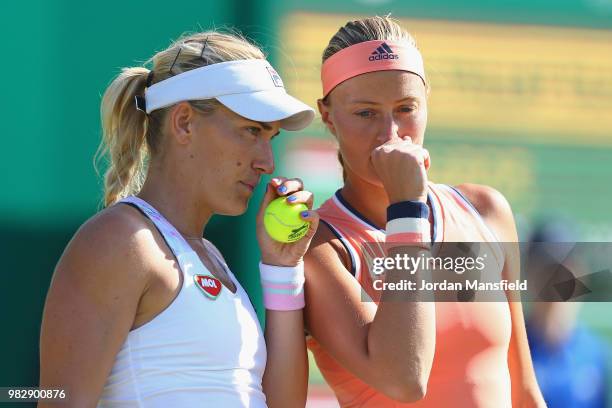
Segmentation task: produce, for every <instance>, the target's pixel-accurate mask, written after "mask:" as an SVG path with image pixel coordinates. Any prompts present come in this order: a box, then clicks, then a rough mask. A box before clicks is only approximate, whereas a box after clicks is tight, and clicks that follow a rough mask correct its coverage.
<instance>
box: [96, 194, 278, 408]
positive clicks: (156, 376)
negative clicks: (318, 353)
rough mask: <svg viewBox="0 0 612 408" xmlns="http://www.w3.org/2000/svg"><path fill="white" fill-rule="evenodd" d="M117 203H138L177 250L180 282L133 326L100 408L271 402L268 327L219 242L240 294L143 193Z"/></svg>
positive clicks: (252, 406)
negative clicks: (164, 302) (266, 383)
mask: <svg viewBox="0 0 612 408" xmlns="http://www.w3.org/2000/svg"><path fill="white" fill-rule="evenodd" d="M120 202H122V203H126V204H129V205H133V206H135V207H137V208H138V209H139V210H140V211H141V212H142V213H143V214H145V215H146V216H147V217H148V218H149V219H151V221H152V222H153V223H154V224H155V226H156V227H157V229H158V230H159V232H160V233H161V235H162V236H163V238H164V240H165V241H166V244H167V245H168V246H169V247H170V249H171V250H172V253H173V254H174V256H175V257H176V260H177V263H178V265H179V267H180V270H181V273H182V274H183V283H182V287H181V290H180V292H179V294H178V295H177V297H176V298H175V299H174V300H173V302H172V303H171V304H170V305H169V306H168V307H167V308H166V309H165V310H164V311H162V312H161V313H160V314H159V315H157V316H156V317H155V318H154V319H153V320H151V321H149V322H148V323H145V324H144V325H143V326H140V327H138V328H136V329H134V330H132V331H130V332H129V333H128V335H127V338H126V340H125V342H124V343H123V346H121V350H120V351H119V353H118V354H117V357H116V358H115V363H114V365H113V368H112V371H111V373H110V375H109V377H108V379H107V381H106V385H105V386H104V390H103V393H102V396H101V398H100V401H99V403H98V407H147V408H148V407H151V408H154V407H164V408H166V407H196V406H198V407H202V406H206V407H250V408H261V407H266V400H265V396H264V394H263V391H262V388H261V382H262V377H263V373H264V369H265V365H266V345H265V342H264V337H263V333H262V330H261V327H260V325H259V321H258V320H257V316H256V314H255V311H254V310H253V306H252V304H251V302H250V300H249V297H248V295H247V293H246V292H245V291H244V289H243V288H242V287H241V286H240V283H238V281H237V280H236V277H235V276H234V275H233V273H232V272H231V271H230V270H229V268H228V267H227V265H226V264H225V262H224V261H223V259H221V257H220V255H217V252H216V248H214V247H213V248H212V250H211V252H212V253H214V254H215V257H216V258H217V260H218V261H219V262H221V264H222V265H223V266H224V268H225V269H226V271H227V272H228V274H229V275H230V277H231V279H232V281H233V282H234V285H236V293H232V292H231V291H230V290H229V289H228V288H226V287H224V286H223V285H222V284H221V282H220V281H219V280H217V279H215V278H214V277H213V276H212V274H211V273H210V271H209V270H208V269H207V268H206V267H205V266H204V264H203V263H202V261H201V260H200V257H199V256H198V255H197V254H196V252H195V251H194V250H193V249H192V248H191V247H190V246H189V244H188V243H187V242H186V241H185V240H184V239H183V237H182V236H181V235H180V234H179V233H178V232H177V231H176V229H175V228H174V227H173V226H172V225H171V224H170V223H169V222H168V221H167V220H166V219H165V218H164V217H163V216H162V215H161V214H160V213H159V212H158V211H157V210H155V209H154V208H153V207H151V206H150V205H149V204H148V203H146V202H145V201H143V200H141V199H140V198H138V197H128V198H126V199H124V200H121V201H120ZM210 245H211V246H212V244H210ZM218 290H220V292H218V293H217V291H218ZM215 294H217V297H216V298H214V295H215Z"/></svg>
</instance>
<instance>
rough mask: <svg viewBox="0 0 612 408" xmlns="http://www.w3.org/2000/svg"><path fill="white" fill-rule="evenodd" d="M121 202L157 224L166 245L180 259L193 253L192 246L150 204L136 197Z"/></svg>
mask: <svg viewBox="0 0 612 408" xmlns="http://www.w3.org/2000/svg"><path fill="white" fill-rule="evenodd" d="M119 202H120V203H126V204H130V205H132V206H134V207H136V208H138V209H139V210H140V211H141V212H142V213H143V214H144V215H145V216H147V217H148V218H149V219H150V220H151V221H152V222H153V224H155V227H156V228H157V230H158V231H159V233H160V234H161V235H162V237H163V238H164V240H165V241H166V244H168V247H170V250H171V251H172V252H173V253H174V256H176V257H177V258H179V257H180V256H181V255H182V254H184V253H188V252H193V249H192V248H191V246H189V244H188V243H187V241H185V239H184V238H183V237H182V236H181V234H179V233H178V231H177V230H176V228H174V226H172V224H170V222H169V221H168V220H167V219H166V218H164V216H163V215H161V214H160V213H159V211H157V210H156V209H155V208H153V207H152V206H151V205H150V204H149V203H147V202H146V201H144V200H143V199H141V198H138V197H136V196H130V197H126V198H124V199H123V200H121V201H119Z"/></svg>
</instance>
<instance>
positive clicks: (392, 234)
mask: <svg viewBox="0 0 612 408" xmlns="http://www.w3.org/2000/svg"><path fill="white" fill-rule="evenodd" d="M428 217H429V208H428V207H427V204H425V203H422V202H420V201H402V202H400V203H395V204H392V205H390V206H389V207H388V208H387V226H386V228H385V230H386V240H385V242H386V243H387V244H397V245H391V246H401V245H413V246H419V247H421V248H424V249H429V248H430V246H431V232H430V223H429V219H428Z"/></svg>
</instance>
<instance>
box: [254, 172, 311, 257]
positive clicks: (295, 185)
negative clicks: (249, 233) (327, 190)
mask: <svg viewBox="0 0 612 408" xmlns="http://www.w3.org/2000/svg"><path fill="white" fill-rule="evenodd" d="M289 196H294V197H295V200H294V201H293V202H292V203H291V204H290V205H295V204H298V203H302V204H305V205H306V206H307V207H308V211H307V214H306V215H305V216H304V215H301V218H302V219H303V220H304V221H309V222H310V226H309V229H308V231H307V232H306V234H305V235H304V236H303V237H302V238H301V239H299V240H297V241H295V242H291V243H282V242H277V241H275V240H273V239H272V238H271V237H270V235H268V233H267V232H266V230H265V227H264V222H263V219H264V213H265V211H266V208H267V207H268V204H270V202H272V200H274V199H276V198H278V197H289ZM312 204H313V195H312V193H311V192H310V191H306V190H304V185H303V183H302V180H300V179H297V178H295V179H287V178H284V177H275V178H273V179H272V180H270V182H269V183H268V185H267V186H266V193H265V195H264V197H263V200H262V202H261V206H260V208H259V212H258V213H257V240H258V242H259V248H260V250H261V262H262V263H264V264H267V265H277V266H295V265H297V264H298V263H300V262H301V261H302V259H303V257H304V254H305V253H306V250H307V249H308V246H309V245H310V241H311V240H312V237H313V236H314V234H315V232H316V231H317V227H318V225H319V214H317V212H316V211H314V210H313V209H312Z"/></svg>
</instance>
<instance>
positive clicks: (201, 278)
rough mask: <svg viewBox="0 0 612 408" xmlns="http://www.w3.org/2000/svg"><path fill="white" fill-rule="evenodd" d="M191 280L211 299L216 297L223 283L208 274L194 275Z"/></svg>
mask: <svg viewBox="0 0 612 408" xmlns="http://www.w3.org/2000/svg"><path fill="white" fill-rule="evenodd" d="M193 280H194V281H195V283H196V285H197V286H198V288H200V290H202V292H204V294H205V295H206V296H207V297H209V298H211V299H212V300H215V299H217V297H218V296H219V293H221V288H222V287H223V284H221V281H220V280H219V279H217V278H215V277H213V276H210V275H194V277H193Z"/></svg>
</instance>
